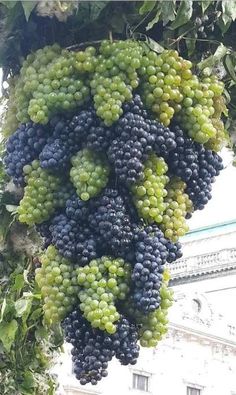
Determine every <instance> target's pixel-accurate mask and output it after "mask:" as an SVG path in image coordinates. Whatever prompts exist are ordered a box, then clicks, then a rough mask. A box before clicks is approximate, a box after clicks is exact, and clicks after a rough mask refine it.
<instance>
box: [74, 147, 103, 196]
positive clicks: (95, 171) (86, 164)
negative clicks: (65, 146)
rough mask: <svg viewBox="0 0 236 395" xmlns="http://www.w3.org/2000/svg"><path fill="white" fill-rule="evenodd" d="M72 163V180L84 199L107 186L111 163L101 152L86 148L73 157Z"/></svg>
mask: <svg viewBox="0 0 236 395" xmlns="http://www.w3.org/2000/svg"><path fill="white" fill-rule="evenodd" d="M71 163H72V168H71V171H70V178H71V182H72V183H73V185H74V187H75V188H76V192H77V195H78V196H79V197H80V198H81V199H82V200H84V201H86V200H89V199H90V198H91V197H94V196H96V195H98V194H99V193H100V192H101V190H102V189H103V188H104V187H105V186H106V184H107V182H108V177H109V165H108V163H107V162H106V160H105V158H104V157H103V156H102V155H101V154H98V153H96V152H93V151H91V150H89V149H87V148H85V149H83V150H81V151H79V152H78V153H77V154H76V155H75V156H74V157H73V158H72V159H71Z"/></svg>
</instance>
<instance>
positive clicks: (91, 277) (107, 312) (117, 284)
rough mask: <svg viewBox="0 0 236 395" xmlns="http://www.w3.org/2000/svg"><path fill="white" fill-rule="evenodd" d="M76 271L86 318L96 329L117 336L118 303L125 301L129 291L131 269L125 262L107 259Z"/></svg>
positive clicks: (82, 307)
mask: <svg viewBox="0 0 236 395" xmlns="http://www.w3.org/2000/svg"><path fill="white" fill-rule="evenodd" d="M76 271H77V275H78V278H77V280H78V285H79V287H80V289H79V292H78V297H79V300H80V309H81V311H82V312H83V313H84V317H85V318H86V319H87V320H88V321H89V322H91V325H92V327H93V328H99V329H101V330H105V331H107V332H108V333H115V332H116V325H115V322H116V321H118V320H119V318H120V314H119V313H118V311H117V309H116V306H115V301H116V300H125V297H126V295H127V293H128V291H129V283H130V265H129V264H128V263H125V262H124V260H123V259H121V258H117V259H114V258H110V257H106V256H103V257H102V258H100V259H94V260H92V261H91V262H90V263H89V265H87V266H84V267H80V268H78V269H77V270H76Z"/></svg>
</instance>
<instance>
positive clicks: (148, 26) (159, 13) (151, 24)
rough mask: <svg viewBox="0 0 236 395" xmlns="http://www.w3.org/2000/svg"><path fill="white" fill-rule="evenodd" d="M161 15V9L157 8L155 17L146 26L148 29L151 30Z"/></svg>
mask: <svg viewBox="0 0 236 395" xmlns="http://www.w3.org/2000/svg"><path fill="white" fill-rule="evenodd" d="M160 15H161V10H160V9H159V10H157V13H156V15H155V17H154V18H153V19H152V20H151V21H150V22H149V24H148V25H147V27H146V30H150V29H152V28H153V26H154V25H155V24H156V23H158V22H159V19H160Z"/></svg>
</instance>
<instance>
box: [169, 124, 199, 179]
mask: <svg viewBox="0 0 236 395" xmlns="http://www.w3.org/2000/svg"><path fill="white" fill-rule="evenodd" d="M171 131H172V132H173V133H174V136H175V142H176V148H175V149H174V150H172V151H171V152H169V153H168V155H167V156H166V157H165V160H166V162H167V164H168V168H169V171H170V172H171V173H172V174H175V175H176V176H178V177H180V178H181V179H182V180H183V181H185V182H187V181H188V180H190V178H191V177H196V176H197V175H198V171H199V166H198V152H197V151H196V149H195V144H194V141H193V140H192V139H191V138H190V137H188V136H187V135H186V133H185V132H183V130H182V129H181V128H180V127H179V126H178V125H173V127H171Z"/></svg>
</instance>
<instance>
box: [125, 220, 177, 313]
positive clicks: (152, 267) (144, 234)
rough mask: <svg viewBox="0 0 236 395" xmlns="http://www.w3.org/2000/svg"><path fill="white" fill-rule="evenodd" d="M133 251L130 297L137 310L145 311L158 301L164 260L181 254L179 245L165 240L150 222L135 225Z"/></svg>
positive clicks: (150, 310)
mask: <svg viewBox="0 0 236 395" xmlns="http://www.w3.org/2000/svg"><path fill="white" fill-rule="evenodd" d="M134 251H135V264H134V268H133V272H132V281H133V300H134V303H135V305H136V306H137V308H138V309H139V310H140V311H142V312H144V313H149V312H152V311H155V310H156V309H157V308H158V307H159V305H160V301H161V297H160V288H161V284H162V274H163V272H164V264H165V263H166V262H167V261H169V262H171V261H173V260H175V259H177V258H179V257H180V256H181V251H180V246H179V244H177V245H173V244H172V243H171V242H168V241H167V240H166V239H165V238H164V236H163V233H162V232H161V231H160V230H159V229H158V228H157V226H155V225H153V226H148V227H146V228H144V229H139V228H137V229H135V236H134Z"/></svg>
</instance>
